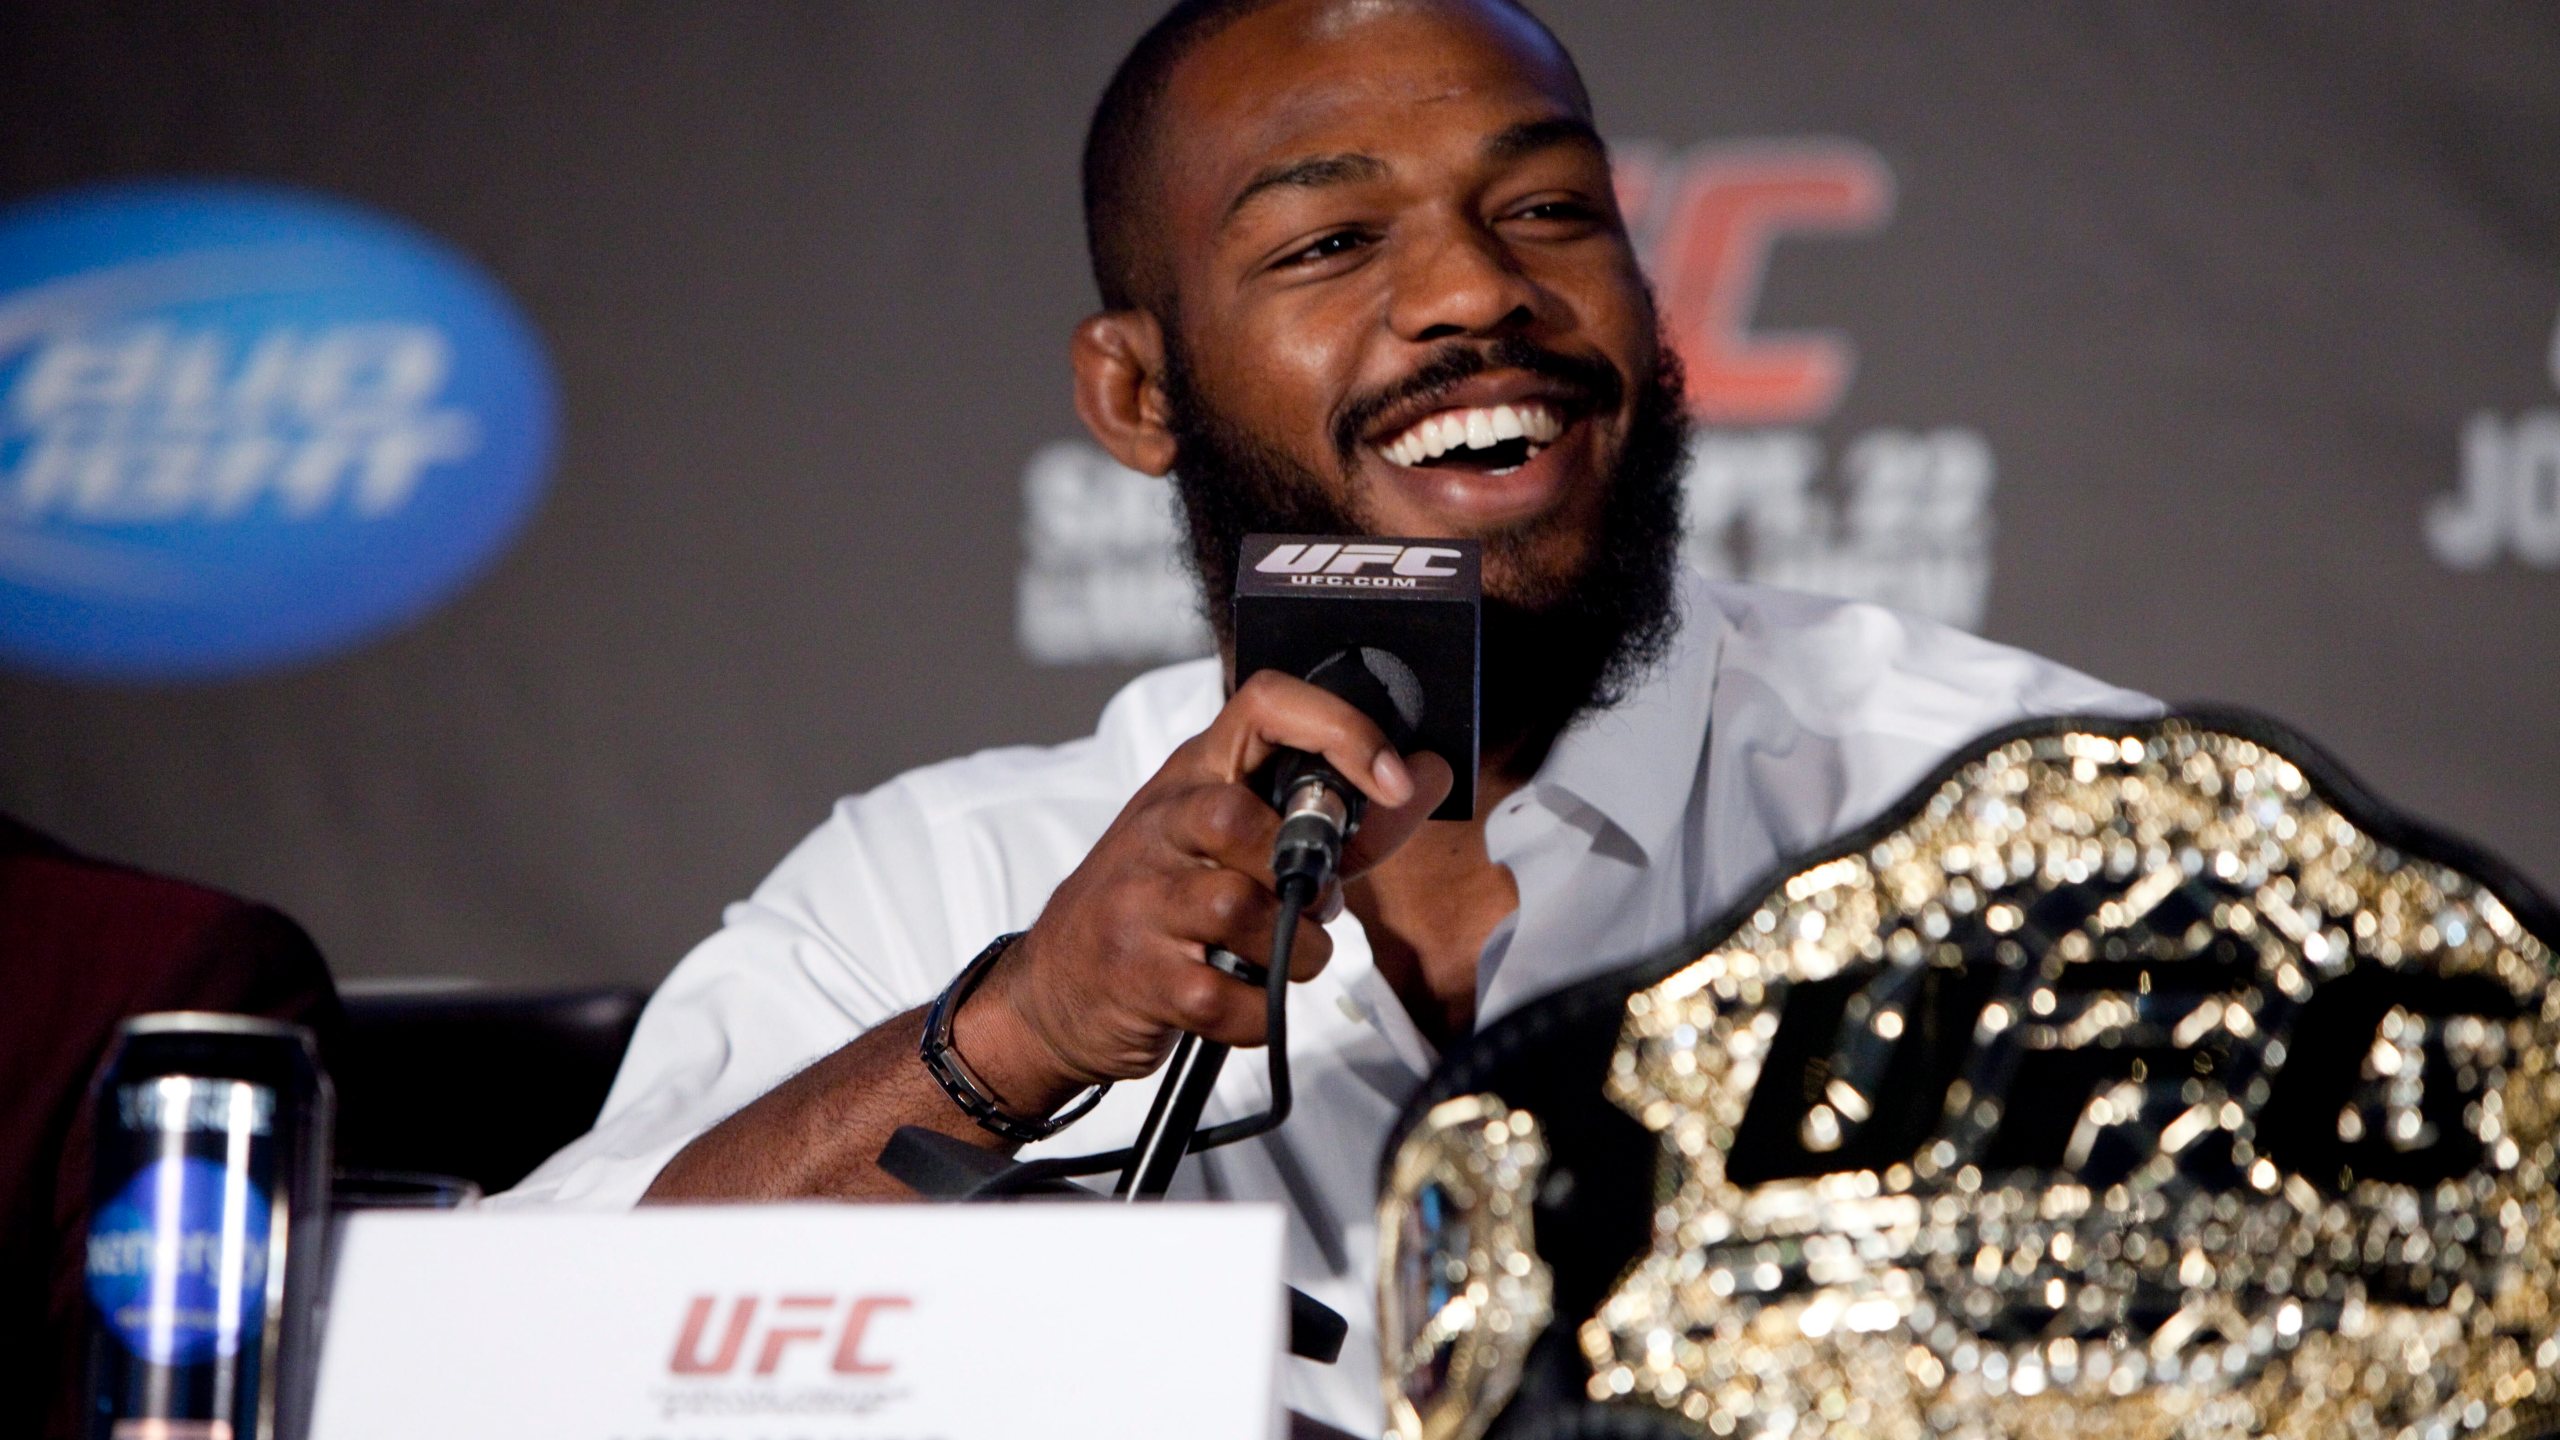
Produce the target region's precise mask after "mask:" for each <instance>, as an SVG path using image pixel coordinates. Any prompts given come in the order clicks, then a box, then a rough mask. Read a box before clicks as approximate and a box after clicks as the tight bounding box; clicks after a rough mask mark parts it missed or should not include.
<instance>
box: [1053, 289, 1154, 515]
mask: <svg viewBox="0 0 2560 1440" xmlns="http://www.w3.org/2000/svg"><path fill="white" fill-rule="evenodd" d="M1069 353H1070V356H1071V358H1072V359H1073V362H1074V364H1075V372H1076V414H1077V415H1079V416H1081V417H1083V419H1084V428H1086V429H1087V430H1090V431H1092V432H1093V438H1094V439H1095V440H1097V441H1100V442H1101V444H1102V448H1103V449H1105V450H1108V451H1110V452H1111V458H1112V459H1114V460H1117V461H1119V462H1120V463H1121V464H1123V465H1126V466H1128V467H1129V468H1130V469H1132V470H1136V471H1140V472H1142V473H1144V474H1148V475H1162V474H1164V473H1165V472H1166V471H1168V470H1171V469H1172V468H1173V452H1174V443H1173V430H1172V428H1171V426H1170V425H1168V424H1167V423H1166V422H1167V421H1168V419H1169V418H1170V416H1169V415H1168V413H1167V407H1166V405H1165V397H1164V328H1163V326H1161V325H1159V324H1158V323H1157V321H1156V317H1155V316H1154V315H1153V314H1150V313H1149V312H1147V311H1144V310H1105V311H1103V312H1102V313H1101V314H1099V315H1094V316H1090V317H1088V318H1087V319H1086V320H1085V322H1084V323H1083V324H1081V325H1078V326H1077V327H1076V334H1075V340H1074V342H1073V343H1072V345H1071V346H1070V347H1069Z"/></svg>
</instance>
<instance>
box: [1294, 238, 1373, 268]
mask: <svg viewBox="0 0 2560 1440" xmlns="http://www.w3.org/2000/svg"><path fill="white" fill-rule="evenodd" d="M1368 243H1369V237H1368V236H1367V235H1365V234H1363V233H1362V232H1360V231H1358V230H1336V231H1333V232H1331V233H1329V234H1326V235H1320V236H1318V237H1317V238H1316V240H1315V241H1314V243H1312V244H1310V245H1308V246H1306V247H1305V248H1303V249H1299V250H1293V251H1291V252H1289V253H1288V254H1287V255H1284V256H1282V257H1281V258H1280V264H1281V265H1282V266H1284V267H1286V266H1291V265H1313V264H1315V263H1317V262H1318V261H1323V260H1330V259H1333V258H1334V257H1335V256H1337V255H1348V254H1350V253H1351V252H1352V251H1354V250H1357V249H1359V248H1360V247H1361V246H1363V245H1366V244H1368Z"/></svg>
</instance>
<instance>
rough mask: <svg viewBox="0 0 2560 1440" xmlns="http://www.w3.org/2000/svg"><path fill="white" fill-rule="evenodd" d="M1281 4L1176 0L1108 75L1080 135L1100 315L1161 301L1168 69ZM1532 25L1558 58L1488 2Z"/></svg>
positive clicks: (1505, 1) (1512, 6) (1506, 4)
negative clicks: (1161, 179)
mask: <svg viewBox="0 0 2560 1440" xmlns="http://www.w3.org/2000/svg"><path fill="white" fill-rule="evenodd" d="M1278 3H1280V0H1180V3H1178V4H1176V5H1175V6H1174V7H1173V8H1172V9H1170V10H1167V11H1166V12H1165V13H1164V15H1163V17H1162V18H1161V19H1159V20H1157V21H1156V23H1155V24H1153V25H1150V26H1148V27H1147V33H1145V34H1144V35H1141V36H1139V37H1138V43H1137V44H1136V45H1133V46H1131V47H1130V49H1129V53H1128V55H1127V56H1125V57H1123V58H1122V60H1121V61H1120V68H1118V69H1117V70H1114V71H1113V72H1111V83H1110V84H1109V85H1107V86H1105V87H1103V91H1102V100H1101V102H1100V103H1099V104H1097V105H1095V106H1094V109H1093V122H1092V123H1091V124H1090V125H1088V126H1087V127H1086V129H1085V133H1084V237H1085V249H1086V252H1087V254H1088V255H1089V256H1090V257H1091V259H1092V261H1093V283H1094V288H1095V289H1097V290H1099V291H1100V292H1101V293H1102V308H1104V309H1106V310H1136V309H1150V308H1155V307H1156V306H1157V305H1159V304H1161V303H1162V301H1163V300H1164V298H1165V297H1163V296H1161V295H1159V294H1157V293H1155V292H1156V287H1157V286H1158V285H1159V284H1160V283H1161V282H1160V280H1159V277H1157V276H1154V275H1152V274H1149V273H1148V271H1149V264H1148V258H1147V254H1146V250H1147V245H1148V243H1149V238H1150V236H1151V235H1152V234H1153V233H1154V228H1155V227H1153V226H1152V225H1150V224H1148V223H1147V220H1148V215H1147V212H1148V211H1149V210H1150V209H1151V208H1153V205H1154V199H1155V197H1154V195H1153V193H1152V191H1151V187H1150V183H1149V182H1150V175H1149V172H1150V171H1151V170H1152V169H1153V168H1154V154H1153V152H1154V149H1155V129H1156V114H1157V111H1158V110H1159V109H1161V108H1162V106H1163V102H1164V94H1165V90H1166V89H1167V88H1168V86H1169V84H1170V83H1171V81H1172V78H1173V72H1174V69H1175V67H1177V66H1179V65H1180V64H1181V63H1182V61H1183V60H1184V59H1185V58H1186V57H1188V56H1189V55H1190V54H1191V52H1192V51H1194V50H1197V49H1199V48H1200V47H1201V46H1202V45H1205V44H1207V43H1208V42H1209V41H1211V40H1213V39H1215V38H1217V36H1218V35H1219V34H1220V33H1221V32H1222V31H1224V30H1225V29H1226V28H1227V27H1228V26H1230V25H1233V24H1235V23H1236V22H1237V21H1239V20H1242V19H1244V18H1245V17H1246V16H1248V15H1251V14H1254V13H1255V12H1257V11H1260V10H1263V9H1266V8H1268V7H1270V6H1272V5H1276V4H1278ZM1493 3H1496V4H1499V5H1501V6H1502V7H1503V8H1505V9H1507V10H1513V11H1516V12H1518V13H1519V14H1520V15H1522V16H1524V17H1526V18H1527V19H1528V21H1529V23H1531V24H1533V25H1536V26H1537V27H1538V29H1539V30H1540V31H1541V32H1543V33H1544V34H1545V35H1546V36H1547V38H1548V40H1550V41H1551V42H1553V43H1554V44H1555V46H1556V49H1557V50H1558V52H1560V53H1561V52H1562V51H1563V49H1564V44H1563V42H1562V41H1559V40H1556V38H1555V32H1554V31H1552V30H1548V29H1547V26H1546V22H1544V21H1542V20H1540V19H1538V17H1537V16H1536V15H1534V14H1531V13H1530V11H1529V9H1528V7H1527V6H1525V5H1522V4H1521V3H1519V0H1493Z"/></svg>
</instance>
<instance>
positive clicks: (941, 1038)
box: [916, 930, 1111, 1145]
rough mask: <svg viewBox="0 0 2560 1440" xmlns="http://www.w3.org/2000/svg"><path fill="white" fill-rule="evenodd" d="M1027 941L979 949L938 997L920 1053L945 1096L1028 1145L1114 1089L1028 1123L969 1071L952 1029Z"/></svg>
mask: <svg viewBox="0 0 2560 1440" xmlns="http://www.w3.org/2000/svg"><path fill="white" fill-rule="evenodd" d="M1021 938H1022V932H1021V931H1019V930H1016V931H1013V932H1012V933H1010V934H1006V935H999V936H997V937H996V938H995V939H994V940H992V941H989V942H988V944H987V948H986V949H984V950H981V951H979V952H978V954H977V958H975V959H973V960H971V961H970V962H969V963H968V964H967V965H966V966H963V967H962V968H961V971H960V973H959V974H958V975H957V976H954V977H953V978H952V981H951V984H950V985H949V986H948V987H946V988H945V989H944V990H943V992H942V993H941V994H940V995H938V996H935V997H934V1001H933V1008H932V1009H930V1010H928V1011H926V1012H925V1017H924V1039H923V1040H921V1041H920V1042H918V1043H917V1046H916V1055H917V1058H919V1059H921V1060H923V1061H924V1068H925V1073H926V1074H929V1075H931V1076H932V1077H933V1079H934V1083H936V1084H938V1085H940V1086H941V1087H942V1093H943V1094H945V1095H948V1096H950V1097H951V1103H952V1104H954V1105H957V1106H959V1107H960V1112H961V1113H962V1114H964V1115H966V1116H968V1117H969V1118H970V1119H972V1120H975V1121H977V1122H978V1127H979V1128H980V1129H982V1130H985V1131H986V1132H987V1133H988V1134H990V1135H999V1136H1002V1137H1003V1138H1005V1139H1007V1140H1011V1141H1013V1142H1015V1143H1017V1144H1022V1145H1028V1144H1030V1143H1031V1142H1032V1141H1034V1140H1046V1139H1048V1138H1049V1137H1050V1136H1052V1135H1055V1134H1057V1133H1058V1132H1059V1131H1061V1130H1064V1129H1066V1128H1067V1127H1068V1126H1070V1125H1072V1124H1074V1123H1075V1122H1077V1121H1078V1120H1081V1119H1083V1118H1084V1116H1085V1112H1087V1111H1089V1110H1091V1109H1092V1108H1093V1107H1094V1106H1096V1105H1098V1104H1100V1103H1102V1097H1103V1094H1104V1092H1106V1091H1108V1090H1109V1089H1110V1088H1111V1086H1110V1084H1109V1083H1108V1082H1105V1083H1103V1084H1100V1085H1096V1086H1094V1087H1093V1088H1092V1089H1091V1090H1088V1091H1086V1092H1085V1093H1084V1094H1083V1095H1082V1096H1080V1097H1078V1099H1077V1100H1076V1102H1075V1103H1074V1104H1072V1105H1069V1106H1068V1107H1067V1108H1066V1109H1064V1110H1061V1111H1059V1112H1058V1113H1057V1114H1055V1115H1052V1116H1050V1117H1049V1118H1047V1119H1045V1120H1025V1119H1023V1118H1022V1117H1021V1116H1019V1115H1015V1114H1013V1113H1011V1112H1009V1111H1007V1110H1006V1109H1005V1108H1004V1107H1003V1106H1002V1105H1000V1104H998V1103H997V1101H996V1097H995V1092H994V1091H993V1090H991V1089H989V1088H988V1086H987V1083H986V1082H985V1081H983V1080H981V1079H979V1078H978V1073H977V1072H976V1071H974V1070H972V1069H970V1068H969V1062H967V1061H965V1060H963V1059H961V1058H960V1051H959V1048H958V1047H957V1046H955V1045H953V1044H952V1043H951V1028H952V1026H953V1025H954V1024H955V1023H956V1022H957V1021H958V1019H959V1016H960V1005H961V1002H963V1001H965V1000H967V999H968V998H969V992H970V991H972V990H975V989H977V988H978V982H979V981H981V980H983V979H985V978H986V974H987V971H988V970H989V969H990V968H991V967H993V966H994V964H995V963H996V960H997V958H998V957H1000V956H1002V955H1003V954H1004V952H1005V950H1006V949H1007V948H1008V947H1009V946H1011V945H1012V944H1013V942H1014V941H1016V940H1019V939H1021Z"/></svg>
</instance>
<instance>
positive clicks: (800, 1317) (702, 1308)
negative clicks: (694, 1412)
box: [667, 1295, 915, 1376]
mask: <svg viewBox="0 0 2560 1440" xmlns="http://www.w3.org/2000/svg"><path fill="white" fill-rule="evenodd" d="M914 1305H915V1302H914V1301H913V1300H911V1299H909V1298H908V1297H906V1296H904V1295H857V1296H836V1295H776V1296H771V1297H765V1296H759V1295H735V1296H731V1297H729V1301H728V1305H727V1308H726V1310H725V1312H724V1310H723V1309H722V1306H721V1303H720V1300H719V1298H718V1297H716V1296H711V1295H696V1296H694V1297H693V1303H692V1304H691V1305H689V1306H687V1307H686V1309H685V1317H684V1328H683V1330H682V1331H681V1332H679V1333H678V1334H677V1336H676V1348H675V1353H674V1354H672V1355H670V1356H669V1357H668V1358H667V1371H668V1373H669V1374H674V1375H734V1374H736V1373H738V1367H739V1366H740V1365H741V1364H742V1363H744V1364H746V1365H748V1367H749V1369H748V1373H750V1374H755V1375H773V1374H775V1373H777V1372H779V1371H780V1370H781V1369H782V1367H783V1366H784V1364H785V1363H786V1362H788V1361H789V1357H791V1356H792V1355H794V1354H802V1355H806V1356H807V1357H808V1358H807V1359H806V1360H803V1361H798V1362H791V1363H795V1367H796V1368H799V1369H801V1370H804V1371H805V1370H809V1369H811V1368H813V1367H816V1366H820V1365H823V1366H824V1367H825V1370H826V1371H827V1372H828V1373H832V1374H836V1375H867V1376H880V1375H886V1374H888V1373H890V1371H891V1370H892V1369H893V1368H894V1365H893V1362H892V1361H890V1360H889V1359H887V1358H885V1357H884V1356H883V1355H882V1354H881V1353H880V1349H879V1346H878V1344H877V1342H876V1340H875V1337H874V1335H873V1329H874V1326H875V1325H876V1324H877V1323H878V1321H879V1320H880V1317H881V1316H882V1315H883V1314H885V1313H887V1312H892V1311H904V1310H909V1309H912V1308H914Z"/></svg>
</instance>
